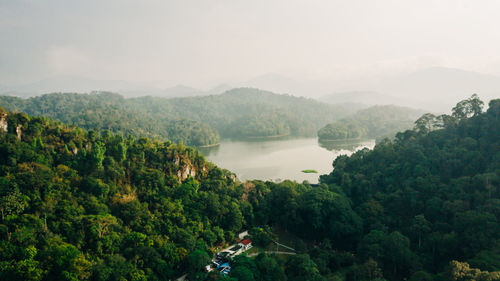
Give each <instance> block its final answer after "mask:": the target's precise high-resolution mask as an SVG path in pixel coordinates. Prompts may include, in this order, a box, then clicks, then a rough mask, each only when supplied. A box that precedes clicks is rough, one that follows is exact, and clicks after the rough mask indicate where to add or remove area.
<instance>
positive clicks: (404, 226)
mask: <svg viewBox="0 0 500 281" xmlns="http://www.w3.org/2000/svg"><path fill="white" fill-rule="evenodd" d="M476 98H477V97H474V96H473V97H472V98H471V99H469V100H466V101H463V102H461V103H459V105H463V106H462V107H460V106H457V108H455V109H454V113H453V115H452V116H441V117H440V118H431V117H433V116H425V115H424V116H423V119H422V120H420V119H419V121H417V122H416V128H415V130H414V131H406V132H404V133H398V134H397V135H396V138H395V140H394V141H390V140H385V141H383V142H381V143H379V144H377V145H376V146H375V148H374V149H373V150H372V151H369V150H363V151H359V152H357V153H355V154H354V155H352V156H351V157H345V156H341V157H338V158H337V159H336V160H335V162H334V167H335V169H334V170H333V172H332V173H331V174H330V175H325V176H322V177H321V182H322V183H324V184H328V185H332V184H333V185H337V186H339V187H340V188H341V190H342V193H343V194H345V195H346V196H348V197H349V199H350V200H351V201H352V203H353V208H354V210H356V213H357V214H358V215H359V216H360V217H361V218H362V220H363V235H364V236H363V238H362V239H361V240H360V241H359V243H358V248H357V255H358V258H359V259H360V262H367V261H369V260H370V259H373V260H374V261H376V262H377V263H378V264H380V265H382V269H383V273H384V276H385V277H386V278H387V277H389V278H391V279H397V280H400V279H402V278H403V277H405V276H410V275H411V274H412V273H413V272H416V271H417V270H419V269H422V268H423V269H425V270H426V271H428V272H430V273H437V272H442V271H444V269H445V267H446V265H448V263H449V262H450V261H451V260H461V261H465V260H468V261H469V262H470V263H471V264H472V265H474V266H476V267H479V268H481V269H485V270H486V269H487V270H492V271H498V270H500V267H498V263H497V262H496V261H497V260H498V252H499V250H500V248H498V247H499V242H500V224H499V220H500V212H499V210H500V100H493V101H491V102H490V106H489V109H488V111H487V112H486V113H481V106H479V107H476V109H475V111H471V112H470V113H469V114H461V113H460V111H461V110H462V109H463V108H468V107H470V108H473V107H471V106H469V105H471V103H473V104H480V103H478V100H477V99H476ZM443 120H446V122H444V123H443ZM424 121H425V122H424ZM437 128H440V129H437ZM391 236H393V238H391ZM387 239H392V240H393V242H390V240H387ZM385 249H387V250H385ZM389 249H391V250H390V251H388V250H389ZM389 253H390V254H389ZM453 280H462V279H453ZM463 280H469V279H463ZM470 280H472V279H470ZM495 280H496V279H495Z"/></svg>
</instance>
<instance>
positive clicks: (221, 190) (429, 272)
mask: <svg viewBox="0 0 500 281" xmlns="http://www.w3.org/2000/svg"><path fill="white" fill-rule="evenodd" d="M481 108H482V106H481V102H480V101H478V99H476V97H474V96H473V97H471V98H470V99H468V100H465V101H462V102H460V103H459V104H458V105H457V107H455V108H454V109H453V115H452V116H438V117H436V116H432V115H428V114H426V115H423V116H422V117H421V118H419V120H417V121H416V122H415V129H414V130H408V131H405V132H403V133H398V134H397V135H396V138H395V139H394V140H392V141H391V140H388V139H386V140H384V141H382V142H379V143H378V144H377V145H376V146H375V148H374V149H373V150H367V149H366V150H362V151H359V152H357V153H355V154H353V155H352V156H351V157H347V156H341V157H338V158H337V159H336V160H335V161H334V167H335V169H334V170H333V171H332V173H330V174H329V175H323V176H321V180H320V182H321V184H320V185H317V186H311V185H309V184H307V183H303V184H299V183H296V182H291V181H284V182H282V183H279V184H278V183H273V182H262V181H251V182H246V183H243V184H242V183H239V182H237V181H236V182H235V181H234V180H233V175H232V174H231V173H230V172H228V171H225V170H221V169H219V168H217V167H215V166H213V165H211V164H209V163H207V162H205V160H204V158H203V156H202V155H200V154H199V153H198V152H197V151H196V150H195V149H193V148H189V147H185V146H184V145H182V144H179V145H176V144H173V143H171V142H159V141H153V140H150V139H146V138H140V139H138V140H135V139H134V138H133V137H129V138H127V139H124V138H123V137H121V136H119V135H112V134H109V133H107V132H103V133H101V134H97V133H96V132H94V131H88V132H87V131H84V130H81V129H78V128H71V127H67V126H63V125H61V124H60V123H54V122H52V121H49V120H47V119H45V118H40V117H29V116H27V115H25V114H21V113H8V114H6V113H5V112H0V125H2V124H4V122H3V121H5V122H6V123H7V124H8V131H7V132H2V133H0V140H1V141H0V195H1V201H0V210H1V213H2V218H1V224H0V279H1V280H123V279H126V280H165V279H173V278H175V277H178V276H180V275H182V274H183V273H189V276H188V277H189V278H190V279H194V280H196V279H198V280H233V281H235V280H256V281H261V280H346V281H351V280H353V281H354V280H357V281H364V280H405V279H406V280H412V281H415V280H442V281H447V280H471V281H472V280H499V274H500V264H499V262H498V261H499V260H500V258H499V257H500V223H499V221H500V100H493V101H491V102H490V103H489V109H488V111H487V112H485V113H482V112H481ZM193 171H194V172H193ZM243 228H245V229H248V230H249V233H250V235H251V236H252V240H253V242H254V245H255V246H256V247H261V248H265V249H267V250H269V249H274V243H273V242H274V241H277V240H278V239H280V236H281V237H284V236H286V237H287V241H286V242H282V241H280V242H281V243H284V244H287V245H288V246H290V247H293V248H294V249H295V250H296V252H297V253H298V254H297V255H294V256H286V257H284V256H280V255H273V254H260V255H259V256H257V257H256V258H248V257H244V256H239V257H237V258H235V260H234V261H232V262H231V266H232V271H231V273H230V274H229V276H222V275H220V274H218V273H217V272H212V273H210V274H207V273H204V272H202V269H203V267H204V265H205V264H206V263H207V262H208V260H209V259H210V256H211V255H212V254H213V252H214V250H215V247H224V246H227V243H228V242H232V240H233V238H234V237H235V234H236V233H237V232H238V231H239V230H241V229H243ZM273 232H274V233H273ZM280 250H281V249H280Z"/></svg>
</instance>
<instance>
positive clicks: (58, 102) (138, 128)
mask: <svg viewBox="0 0 500 281" xmlns="http://www.w3.org/2000/svg"><path fill="white" fill-rule="evenodd" d="M0 105H1V106H4V107H5V108H6V109H8V110H10V111H19V112H26V113H28V114H30V115H36V116H45V117H49V118H52V119H56V120H58V121H61V122H64V123H65V124H70V125H71V124H73V125H77V126H79V127H81V128H84V129H92V130H108V131H110V132H112V133H121V134H123V135H124V136H125V137H128V136H129V135H132V136H135V137H150V138H159V139H161V140H167V139H168V140H170V141H173V142H176V143H177V142H180V141H182V142H183V143H185V144H188V145H196V146H199V145H209V144H215V143H218V142H219V135H218V133H217V132H216V131H214V130H213V129H212V128H211V127H210V126H209V125H207V124H205V123H203V122H200V121H194V120H187V119H185V118H182V117H179V118H177V117H176V118H174V117H172V116H169V115H167V114H161V113H157V114H153V113H152V112H150V111H148V109H146V108H141V107H139V106H137V105H135V104H134V103H132V102H131V100H127V99H124V98H123V97H122V96H120V95H117V94H112V93H98V94H70V93H66V94H49V95H43V96H38V97H32V98H29V99H20V98H15V97H8V96H1V97H0Z"/></svg>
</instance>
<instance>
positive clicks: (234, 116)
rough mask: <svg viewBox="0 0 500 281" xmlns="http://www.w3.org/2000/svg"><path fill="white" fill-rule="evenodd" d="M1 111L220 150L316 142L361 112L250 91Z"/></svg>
mask: <svg viewBox="0 0 500 281" xmlns="http://www.w3.org/2000/svg"><path fill="white" fill-rule="evenodd" d="M0 106H3V107H5V108H6V109H7V110H11V111H12V110H17V111H19V112H26V113H28V114H31V115H43V116H47V117H50V118H54V119H56V120H59V121H62V122H64V123H67V124H74V125H77V126H80V127H82V128H85V129H99V130H109V131H111V132H120V133H123V134H124V135H125V136H128V135H134V136H136V137H137V136H148V137H158V138H160V139H170V140H172V141H174V142H178V141H183V142H184V143H185V144H189V145H210V144H215V143H217V142H218V140H219V134H220V135H221V136H223V137H231V138H246V137H269V136H278V135H292V136H313V135H314V134H315V133H316V131H317V130H318V129H319V128H321V127H322V126H324V125H325V124H327V123H328V122H331V120H334V119H338V118H341V117H343V116H346V115H348V114H351V113H353V112H355V111H356V110H357V109H359V107H358V106H355V105H350V106H342V105H336V106H334V105H327V104H324V103H320V102H318V101H315V100H312V99H306V98H298V97H293V96H289V95H278V94H274V93H271V92H266V91H261V90H258V89H250V88H239V89H233V90H230V91H227V92H225V93H224V94H221V95H213V96H203V97H189V98H174V99H165V98H154V97H141V98H134V99H124V98H123V97H121V96H119V95H117V94H111V93H96V94H48V95H43V96H39V97H33V98H29V99H26V100H24V99H20V98H14V97H5V96H4V97H0Z"/></svg>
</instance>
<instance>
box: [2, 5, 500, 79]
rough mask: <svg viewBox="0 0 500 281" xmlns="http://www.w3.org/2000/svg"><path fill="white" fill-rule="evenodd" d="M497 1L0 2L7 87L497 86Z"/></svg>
mask: <svg viewBox="0 0 500 281" xmlns="http://www.w3.org/2000/svg"><path fill="white" fill-rule="evenodd" d="M498 11H500V1H497V0H491V1H489V0H477V1H470V0H467V1H464V0H418V1H417V0H415V1H413V0H412V1H410V0H364V1H361V0H349V1H346V0H342V1H337V0H324V1H320V0H307V1H306V0H303V1H302V0H251V1H248V0H245V1H243V0H197V1H193V0H181V1H176V0H164V1H148V0H142V1H128V0H119V1H113V0H110V1H106V0H99V1H94V0H86V1H76V0H60V1H58V0H45V1H40V0H0V38H1V40H0V85H9V84H20V83H29V82H33V81H37V80H41V79H46V78H50V77H55V76H66V75H67V76H82V77H86V78H90V79H102V80H124V81H133V82H146V83H152V84H155V85H162V86H169V85H176V84H185V85H190V86H193V87H205V88H206V87H212V86H215V85H217V84H220V83H232V82H235V81H245V80H248V79H251V78H253V77H255V76H258V75H262V74H265V73H279V74H282V75H288V76H290V77H303V78H307V79H345V78H351V77H370V76H373V75H378V74H380V73H393V72H401V71H412V70H417V69H421V68H425V67H431V66H445V67H454V68H461V69H467V70H471V71H478V72H482V73H489V74H495V75H500V52H498V50H500V32H499V30H498V27H499V26H500V17H498Z"/></svg>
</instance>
